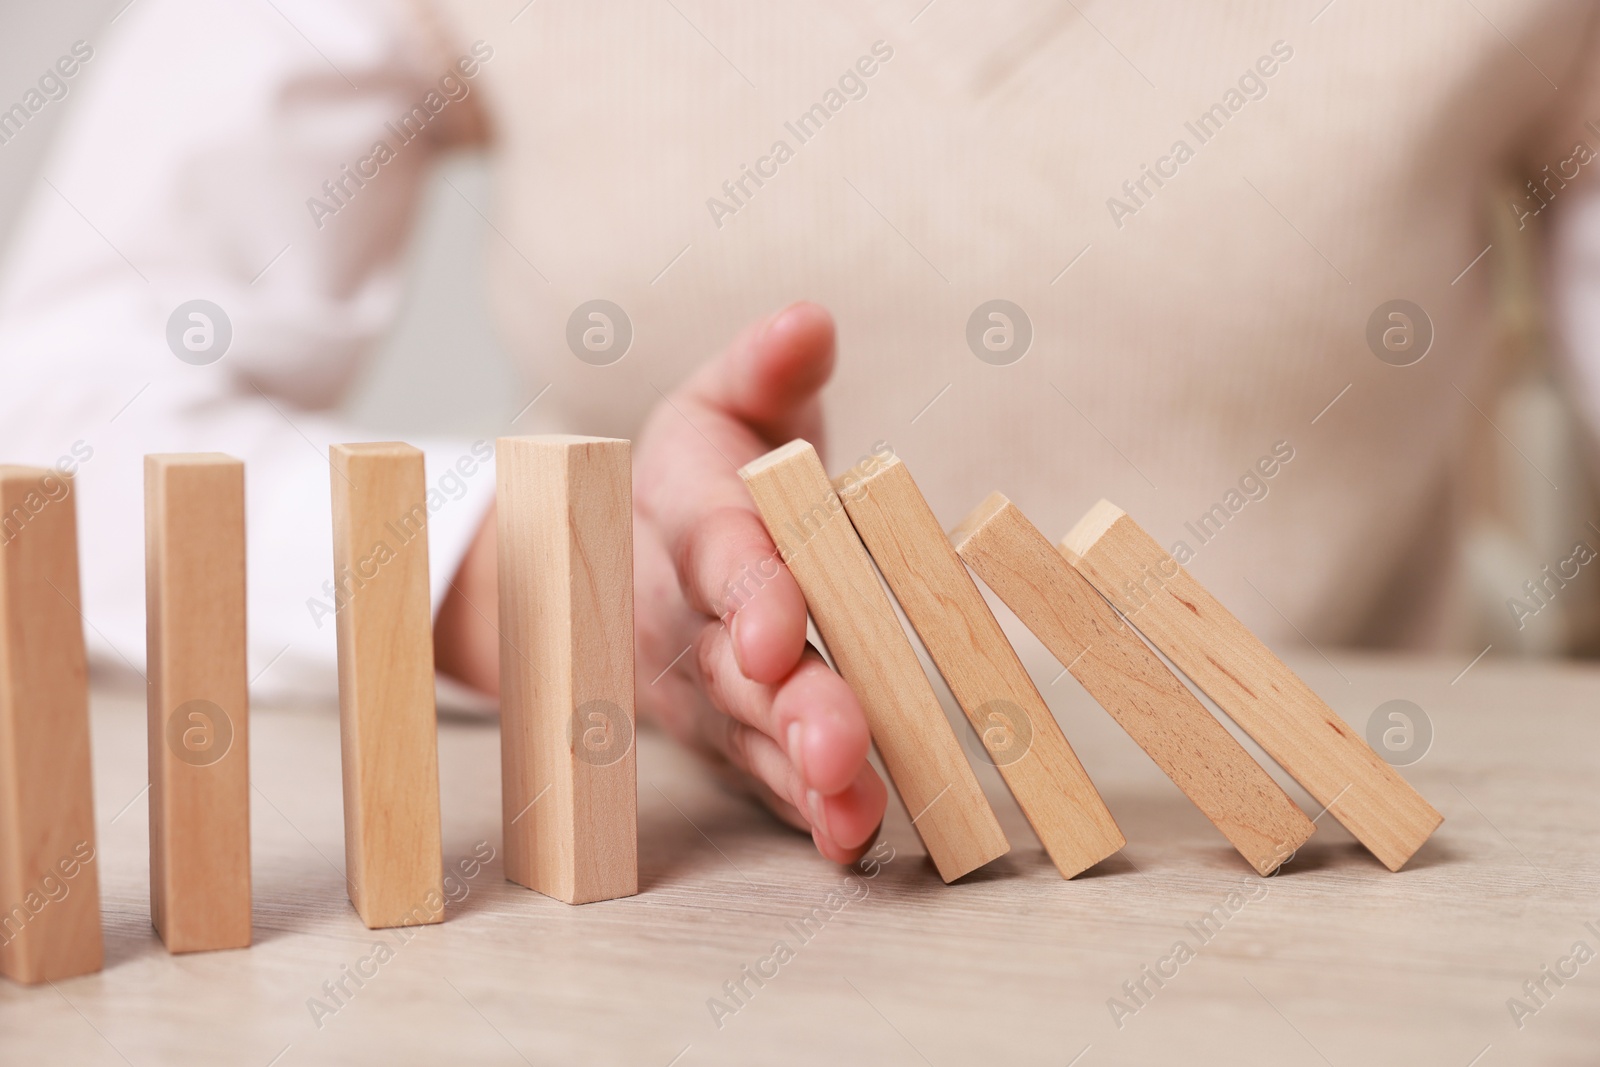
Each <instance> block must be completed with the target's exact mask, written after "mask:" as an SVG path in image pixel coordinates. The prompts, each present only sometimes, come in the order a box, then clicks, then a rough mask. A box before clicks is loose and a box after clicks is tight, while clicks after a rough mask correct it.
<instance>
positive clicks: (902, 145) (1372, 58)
mask: <svg viewBox="0 0 1600 1067" xmlns="http://www.w3.org/2000/svg"><path fill="white" fill-rule="evenodd" d="M514 6H520V5H514ZM918 6H919V4H918V3H916V2H912V3H896V4H889V3H859V2H849V3H829V4H770V3H765V4H760V5H746V4H732V3H723V4H711V3H696V4H679V5H677V7H676V8H674V7H673V6H672V5H655V4H652V5H585V6H583V7H582V8H574V7H568V6H563V5H537V6H535V7H533V8H530V9H528V10H527V11H525V12H524V13H523V14H522V15H521V16H519V18H518V22H517V23H516V27H517V30H518V32H517V33H515V34H504V33H497V31H498V30H499V29H500V22H501V21H503V20H504V19H505V17H506V14H505V12H503V11H499V10H495V11H488V10H484V9H483V8H482V6H481V5H476V4H462V5H459V8H460V9H459V10H455V11H453V12H452V13H451V15H450V18H451V19H452V20H453V21H454V23H455V28H454V31H453V32H454V33H455V34H456V35H457V36H458V37H459V38H460V39H461V40H472V39H474V38H479V37H484V36H487V35H491V34H494V35H495V36H496V40H502V41H503V42H504V43H503V44H501V45H500V46H499V52H498V53H497V57H496V59H495V62H494V64H493V66H492V68H490V69H489V70H488V71H487V73H486V85H485V91H486V97H485V98H486V99H487V100H488V101H490V109H491V112H492V125H493V128H494V130H495V134H494V138H495V144H496V146H497V148H498V175H499V205H500V209H501V215H502V218H501V220H500V223H499V225H500V227H501V229H502V232H503V234H504V236H505V238H506V240H504V241H497V242H495V245H494V249H493V253H492V254H493V257H494V265H495V277H496V288H497V292H496V298H497V306H498V308H499V310H500V312H501V313H502V315H503V318H504V321H505V323H506V327H507V330H508V331H509V335H510V337H511V338H512V340H513V342H514V344H515V347H516V348H517V350H518V351H519V352H520V353H521V354H522V355H523V356H525V357H526V359H527V366H528V371H529V375H530V379H531V381H532V383H533V385H534V386H535V387H538V386H540V385H542V383H543V382H546V381H552V382H554V388H553V390H552V392H551V394H550V397H549V399H550V400H551V401H553V402H554V403H555V404H556V405H558V406H559V408H560V410H561V411H562V412H563V413H564V419H565V421H566V422H567V424H568V425H569V426H570V427H572V428H583V429H585V430H587V431H590V432H609V433H617V434H627V433H629V432H630V430H631V428H633V427H634V426H635V425H636V424H637V421H638V419H639V417H640V415H641V413H642V412H643V411H644V410H645V409H646V408H647V407H648V405H650V404H651V403H653V402H655V401H656V399H657V389H662V390H665V389H668V388H670V386H671V385H672V384H673V383H674V382H677V381H678V380H679V379H681V378H682V377H683V376H684V375H685V374H686V373H687V372H688V370H689V368H690V367H692V366H693V365H694V364H695V363H696V362H697V361H698V360H700V359H702V358H704V357H705V356H706V355H707V354H708V353H711V352H714V351H716V350H717V349H718V347H719V346H720V345H722V344H723V342H724V341H725V340H726V339H727V338H728V336H729V335H730V334H731V333H732V332H733V330H734V329H735V328H736V326H737V325H738V324H739V323H742V322H743V321H745V320H747V319H750V318H751V317H753V316H756V315H759V314H761V313H763V312H765V311H767V310H769V309H772V308H774V307H775V306H778V305H781V304H783V303H785V302H787V301H790V300H793V299H796V298H800V297H806V298H810V299H814V300H818V301H820V302H822V303H823V304H825V305H826V306H827V307H828V308H829V309H831V310H832V312H833V313H834V315H835V316H836V317H837V319H838V322H839V335H840V348H841V359H840V364H839V373H838V375H837V378H836V380H835V381H834V383H833V384H832V386H831V387H830V388H829V391H828V393H827V400H828V415H829V432H830V438H831V439H830V441H829V457H830V465H831V466H832V467H833V468H835V469H841V468H842V467H843V466H845V465H847V464H848V463H849V462H851V461H852V458H853V457H855V456H857V455H859V454H860V453H862V452H864V451H866V450H867V449H868V448H869V447H870V446H871V445H872V443H873V442H874V441H877V440H879V439H882V440H886V441H888V442H889V443H890V444H891V445H892V446H893V447H894V449H895V450H896V451H897V452H898V453H899V454H900V455H901V456H903V457H904V458H905V459H906V461H907V462H908V464H909V465H910V467H911V469H912V471H913V472H914V473H915V474H916V476H917V478H918V480H919V482H920V483H921V485H922V486H923V488H924V491H925V492H926V493H927V495H928V496H929V498H930V501H931V503H932V505H933V507H934V510H935V511H936V512H937V514H938V515H939V517H940V518H941V520H943V521H944V522H945V523H946V524H949V525H953V524H954V523H955V522H956V521H957V520H959V519H960V517H961V516H962V514H963V513H964V512H965V510H966V509H968V508H970V507H971V506H973V505H974V504H976V503H977V502H978V500H979V499H981V498H982V497H983V496H984V495H985V494H986V493H987V492H988V491H989V490H991V489H1000V490H1002V491H1004V492H1005V493H1007V494H1008V495H1010V496H1011V497H1012V498H1013V499H1015V500H1016V501H1017V502H1018V503H1019V504H1020V505H1021V506H1022V507H1023V509H1024V510H1025V511H1027V512H1028V513H1029V515H1030V516H1031V517H1033V519H1034V520H1035V521H1036V522H1037V523H1038V524H1039V525H1040V526H1041V527H1042V528H1043V529H1044V530H1045V531H1046V532H1047V533H1049V534H1051V535H1052V536H1059V535H1060V534H1062V533H1064V532H1065V531H1066V530H1067V529H1068V528H1069V527H1070V526H1071V524H1072V523H1073V522H1074V521H1075V520H1076V519H1077V517H1078V516H1079V515H1081V514H1082V513H1083V512H1084V510H1085V509H1087V508H1088V507H1089V506H1090V505H1091V504H1093V503H1094V502H1095V501H1096V500H1097V499H1098V498H1101V497H1107V498H1110V499H1111V500H1113V501H1115V502H1116V503H1118V504H1120V505H1121V506H1122V507H1124V508H1125V509H1127V510H1128V511H1129V512H1131V513H1132V514H1133V515H1134V516H1135V517H1136V518H1137V519H1138V520H1139V521H1140V522H1141V523H1143V524H1144V525H1145V526H1146V527H1147V528H1148V529H1149V530H1150V531H1151V532H1152V533H1153V534H1155V535H1156V537H1157V538H1158V539H1159V540H1161V541H1162V542H1163V543H1164V544H1166V545H1168V546H1171V547H1172V548H1173V550H1174V552H1175V553H1177V554H1178V555H1179V558H1181V559H1188V560H1189V562H1190V567H1191V569H1192V570H1193V572H1194V573H1195V574H1196V575H1197V576H1198V577H1200V578H1201V580H1202V581H1204V582H1206V583H1208V584H1209V585H1210V586H1211V587H1212V588H1213V589H1214V591H1215V592H1216V593H1217V594H1218V595H1219V596H1220V597H1221V599H1222V600H1223V601H1224V603H1226V604H1228V605H1229V606H1231V607H1232V608H1233V609H1234V610H1235V611H1236V612H1237V613H1238V614H1239V615H1240V616H1241V617H1242V618H1243V619H1244V620H1245V621H1246V622H1247V623H1249V624H1251V625H1253V626H1256V627H1258V628H1259V629H1260V630H1262V631H1263V632H1266V633H1268V634H1272V635H1277V636H1278V637H1280V638H1287V639H1288V640H1290V641H1294V640H1295V638H1294V636H1293V634H1294V632H1295V631H1300V632H1303V634H1305V635H1307V636H1308V637H1310V638H1311V639H1312V640H1314V641H1317V642H1319V643H1320V642H1323V641H1329V642H1362V641H1369V642H1391V641H1399V642H1403V643H1410V644H1424V643H1429V642H1434V641H1437V640H1438V638H1439V635H1440V634H1441V633H1442V631H1443V624H1444V622H1445V615H1446V611H1447V606H1448V605H1449V604H1450V603H1451V599H1450V591H1449V590H1448V589H1447V588H1446V586H1447V585H1448V582H1447V575H1449V574H1450V573H1451V571H1452V565H1451V564H1452V559H1453V556H1454V554H1455V551H1456V547H1457V538H1456V531H1457V529H1458V527H1459V523H1458V522H1457V521H1456V520H1457V518H1458V508H1457V507H1456V505H1455V503H1454V502H1455V500H1456V499H1457V498H1458V496H1459V494H1458V493H1456V492H1455V485H1456V482H1457V480H1458V478H1459V476H1460V469H1459V468H1460V465H1459V464H1458V463H1455V462H1453V456H1455V455H1457V454H1459V453H1460V452H1461V450H1462V449H1463V448H1464V447H1465V446H1466V442H1467V439H1468V438H1469V437H1470V436H1472V435H1474V434H1479V433H1483V432H1492V431H1489V428H1488V427H1487V426H1486V425H1485V424H1484V422H1483V419H1484V416H1483V415H1482V414H1480V413H1479V412H1478V411H1476V410H1474V407H1473V404H1472V403H1470V402H1469V400H1468V398H1473V397H1476V398H1478V399H1480V400H1483V399H1484V398H1483V391H1484V390H1485V389H1487V388H1489V387H1490V386H1491V380H1490V379H1491V375H1490V373H1489V372H1490V368H1489V367H1488V366H1487V358H1486V357H1487V355H1488V353H1489V351H1490V348H1491V346H1490V341H1491V322H1490V317H1489V299H1488V287H1489V284H1490V280H1491V278H1492V276H1493V267H1494V266H1495V263H1494V259H1493V256H1494V252H1493V251H1492V250H1491V251H1490V252H1489V255H1487V256H1484V257H1483V259H1478V258H1477V257H1479V256H1480V253H1483V252H1484V249H1485V247H1486V246H1487V245H1489V244H1490V242H1491V231H1490V225H1489V221H1488V220H1486V219H1485V213H1486V211H1487V210H1489V209H1490V208H1489V207H1488V205H1489V204H1490V202H1491V200H1492V197H1493V193H1494V190H1495V188H1496V186H1497V184H1498V183H1500V182H1501V181H1502V179H1503V177H1504V176H1506V175H1515V176H1518V177H1522V176H1525V177H1526V178H1527V179H1534V178H1538V179H1540V180H1541V181H1544V182H1545V183H1546V184H1545V186H1544V187H1543V191H1542V192H1541V194H1540V197H1541V198H1540V199H1534V198H1533V196H1532V195H1531V194H1530V195H1528V196H1527V197H1526V198H1525V203H1524V205H1523V207H1522V208H1520V211H1521V212H1522V214H1523V215H1525V216H1527V218H1529V219H1532V218H1533V217H1534V213H1535V209H1536V208H1537V207H1538V206H1540V205H1541V204H1542V203H1543V202H1544V200H1547V199H1554V198H1556V197H1557V196H1562V195H1565V196H1568V197H1573V196H1575V195H1576V193H1575V192H1573V191H1571V190H1569V189H1567V188H1565V186H1566V185H1567V184H1569V183H1563V182H1562V181H1561V180H1560V179H1559V177H1558V178H1557V179H1556V180H1555V182H1553V183H1552V182H1551V181H1550V180H1549V179H1550V173H1551V172H1546V171H1541V167H1543V166H1544V165H1546V164H1549V165H1550V166H1551V167H1552V168H1556V167H1565V168H1566V171H1567V172H1568V173H1571V172H1572V171H1574V170H1577V169H1581V168H1579V167H1578V166H1577V165H1576V164H1575V163H1574V162H1573V161H1571V160H1570V159H1569V157H1571V156H1572V154H1573V153H1572V146H1573V144H1574V142H1575V141H1576V140H1577V139H1578V138H1580V137H1582V138H1583V139H1585V140H1586V141H1587V142H1588V143H1589V144H1591V145H1596V146H1600V137H1597V136H1596V135H1595V133H1593V132H1590V131H1589V130H1586V129H1584V128H1583V126H1582V120H1583V119H1584V118H1586V117H1587V116H1588V114H1589V113H1592V114H1595V115H1600V107H1592V108H1591V107H1589V104H1590V102H1591V101H1593V100H1594V94H1593V93H1592V92H1591V91H1589V89H1588V88H1587V86H1586V84H1585V82H1586V79H1587V78H1588V76H1589V71H1588V67H1589V66H1592V64H1587V63H1585V62H1584V60H1585V56H1586V55H1587V54H1589V53H1592V50H1593V34H1592V27H1591V25H1590V17H1589V15H1588V12H1587V9H1586V8H1584V7H1583V6H1582V5H1576V4H1562V3H1527V4H1522V5H1516V6H1510V5H1494V7H1493V9H1492V10H1491V9H1490V8H1481V10H1482V11H1483V13H1482V14H1480V13H1479V10H1480V9H1479V8H1474V7H1473V6H1472V5H1460V4H1455V3H1408V4H1404V5H1396V4H1388V3H1380V2H1371V3H1362V2H1357V0H1337V2H1336V3H1334V4H1331V5H1329V6H1328V7H1326V8H1324V9H1323V10H1321V11H1320V12H1319V11H1318V10H1317V7H1318V6H1319V5H1317V4H1315V3H1312V4H1306V3H1296V4H1287V3H1281V4H1252V5H1237V4H1235V5H1214V4H1204V5H1172V4H1155V3H1121V4H1111V3H1090V4H1079V5H1076V7H1075V6H1074V5H1070V4H1061V3H1056V2H1047V0H1005V2H1000V3H985V4H981V5H972V4H956V3H950V2H935V3H933V4H930V5H928V6H927V7H926V8H924V9H923V10H922V11H920V12H918V11H917V10H916V9H917V7H918ZM1491 18H1492V19H1493V20H1494V21H1492V22H1491ZM1554 85H1559V86H1561V88H1560V90H1559V91H1558V90H1557V89H1556V88H1554V87H1553V86H1554ZM1586 109H1587V110H1586ZM1582 180H1583V179H1582V177H1580V178H1579V179H1578V181H1579V183H1581V182H1582ZM1500 203H1503V200H1502V201H1500ZM1494 210H1507V211H1508V212H1509V213H1511V214H1513V215H1515V214H1516V213H1517V212H1518V210H1519V209H1518V208H1517V207H1515V206H1513V205H1505V206H1504V207H1501V208H1494ZM1469 265H1470V269H1469ZM595 298H604V299H608V300H610V301H613V302H615V303H616V304H617V305H619V306H620V307H622V308H623V309H624V310H625V312H626V314H627V316H628V318H629V320H630V321H631V325H632V330H633V340H632V343H631V347H630V349H629V350H628V351H627V353H626V356H625V357H624V358H622V359H621V360H620V361H619V362H616V363H614V364H611V365H609V366H591V365H587V364H586V363H584V362H580V361H579V360H578V359H575V358H573V357H572V355H571V354H570V353H569V352H568V351H567V350H566V346H565V345H564V344H563V337H564V333H565V331H566V326H567V324H566V319H567V316H568V315H569V313H571V312H572V310H573V309H574V308H576V307H578V305H580V304H582V303H584V302H585V301H588V300H591V299H595ZM994 299H1002V300H1006V301H1010V302H1012V303H1013V304H1015V305H1016V306H1017V307H1019V308H1020V309H1022V312H1023V313H1024V314H1025V316H1026V319H1027V322H1028V323H1030V324H1031V333H1032V337H1031V344H1029V346H1028V347H1027V350H1026V352H1025V354H1024V355H1023V356H1022V357H1021V358H1020V359H1017V360H1015V362H1010V363H1005V362H1004V360H1005V358H1006V357H1008V356H1011V355H1014V353H1015V350H1016V349H1015V347H1013V348H1012V349H1011V350H1010V351H1002V352H999V353H993V354H991V360H992V361H985V360H984V359H981V358H979V357H978V356H977V355H975V351H977V350H981V351H985V352H987V350H986V349H983V344H982V341H983V333H984V331H985V329H989V328H993V329H995V330H998V331H999V332H996V333H992V334H990V341H991V343H994V344H997V345H1002V346H1003V345H1004V343H1005V342H1006V340H1007V337H1006V329H1007V324H1006V322H1005V320H1003V319H993V320H991V319H988V318H987V317H986V316H979V323H978V327H977V329H975V330H973V331H972V332H973V333H974V334H975V335H976V336H977V338H978V345H977V348H976V349H975V348H974V347H973V346H972V345H971V344H969V341H968V334H969V329H971V327H969V318H971V317H972V316H973V315H974V312H975V310H976V309H978V308H979V306H980V305H981V304H983V303H984V302H986V301H989V300H994ZM1392 300H1406V301H1410V302H1412V303H1414V304H1416V305H1420V306H1421V308H1422V309H1424V312H1425V315H1426V318H1427V319H1428V320H1430V321H1431V334H1432V339H1431V344H1429V345H1428V347H1427V351H1426V356H1425V358H1423V359H1422V360H1421V361H1420V362H1418V363H1415V364H1414V365H1410V366H1396V365H1392V364H1393V363H1398V362H1405V361H1406V359H1407V358H1408V357H1406V356H1405V355H1404V354H1402V355H1391V356H1390V357H1389V358H1390V362H1385V361H1380V359H1379V358H1377V356H1376V355H1375V354H1374V349H1373V348H1372V347H1371V346H1370V345H1369V341H1368V334H1369V320H1371V319H1373V318H1374V316H1375V314H1376V313H1377V310H1378V309H1379V307H1380V305H1384V304H1385V303H1386V302H1389V301H1392ZM1011 317H1012V318H1015V316H1014V315H1013V316H1011ZM1377 318H1378V319H1379V320H1381V321H1379V323H1378V326H1377V328H1376V329H1375V330H1373V331H1372V333H1373V335H1374V336H1375V337H1378V338H1380V341H1379V342H1378V343H1379V346H1380V348H1381V346H1382V341H1381V338H1382V337H1383V335H1384V331H1385V330H1390V329H1391V328H1393V329H1394V330H1395V331H1397V332H1391V333H1390V334H1389V336H1390V339H1391V341H1392V342H1393V343H1395V344H1399V345H1401V347H1402V348H1403V347H1404V342H1405V341H1406V340H1407V337H1406V334H1405V331H1406V330H1407V329H1408V328H1413V329H1415V330H1416V331H1418V333H1417V334H1415V335H1413V340H1412V343H1413V344H1414V345H1415V344H1420V343H1421V342H1420V341H1418V340H1416V339H1415V338H1416V337H1420V336H1422V335H1423V334H1426V333H1427V332H1429V328H1428V327H1427V326H1426V325H1425V324H1423V323H1411V324H1410V326H1409V327H1408V323H1407V320H1401V319H1394V320H1391V319H1389V318H1388V317H1387V316H1386V315H1385V314H1377ZM1011 329H1012V333H1011V343H1012V345H1013V346H1016V345H1017V344H1018V343H1019V338H1020V336H1021V333H1020V332H1019V331H1021V326H1020V323H1017V322H1013V323H1011ZM1416 352H1417V349H1416V348H1413V349H1411V351H1410V357H1414V356H1415V354H1416ZM1484 402H1485V403H1487V401H1486V400H1485V401H1484ZM1481 406H1483V405H1482V404H1480V407H1481ZM1269 472H1270V473H1269ZM1580 532H1582V531H1574V536H1575V537H1576V535H1577V534H1578V533H1580ZM1515 591H1516V590H1507V593H1508V594H1510V593H1512V592H1515Z"/></svg>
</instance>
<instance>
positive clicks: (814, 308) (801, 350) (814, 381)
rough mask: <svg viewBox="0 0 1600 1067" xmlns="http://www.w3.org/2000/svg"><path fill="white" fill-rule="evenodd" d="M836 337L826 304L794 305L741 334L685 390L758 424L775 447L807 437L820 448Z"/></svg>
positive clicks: (741, 419)
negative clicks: (823, 395) (822, 395)
mask: <svg viewBox="0 0 1600 1067" xmlns="http://www.w3.org/2000/svg"><path fill="white" fill-rule="evenodd" d="M834 342H835V331H834V325H833V316H831V315H829V314H828V312H827V310H826V309H824V308H823V307H822V306H820V305H818V304H813V303H810V302H809V301H801V302H799V303H795V304H790V305H789V306H788V307H786V308H784V309H783V310H781V311H779V312H777V313H776V314H774V315H771V316H769V317H768V318H767V319H766V320H765V321H763V322H758V323H755V324H754V325H752V326H750V327H749V328H748V329H746V330H745V331H744V332H743V333H741V334H740V335H739V336H738V337H737V338H735V339H734V341H733V343H732V344H730V345H729V346H728V347H727V349H725V350H724V351H723V354H722V355H721V356H720V357H719V358H718V359H716V360H713V361H712V362H710V363H708V364H706V365H705V366H704V367H702V368H700V370H699V371H698V372H697V373H696V374H695V375H694V377H692V378H691V379H690V380H689V382H688V383H687V385H686V386H685V388H684V392H685V394H686V395H687V396H688V397H689V398H690V399H691V400H694V401H698V402H701V403H704V404H706V405H707V406H709V407H711V408H713V409H716V410H720V411H724V412H726V413H728V414H730V415H732V416H733V417H734V418H736V419H738V420H739V421H741V422H744V423H746V424H748V425H750V426H752V427H754V428H755V429H756V430H757V432H758V433H760V435H761V436H762V437H763V438H765V439H766V441H767V442H768V444H769V445H770V446H776V445H781V444H783V443H784V442H786V441H790V440H793V439H794V438H796V437H804V438H806V439H807V440H809V441H811V442H813V443H814V444H816V445H818V446H819V448H820V446H821V443H822V442H821V441H820V440H819V439H818V432H819V431H820V430H821V428H822V417H821V407H820V405H819V403H818V400H817V394H818V393H819V392H820V391H821V389H822V387H823V386H824V385H825V384H827V381H828V378H829V377H830V376H831V375H832V374H833V365H834V359H835V344H834Z"/></svg>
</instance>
